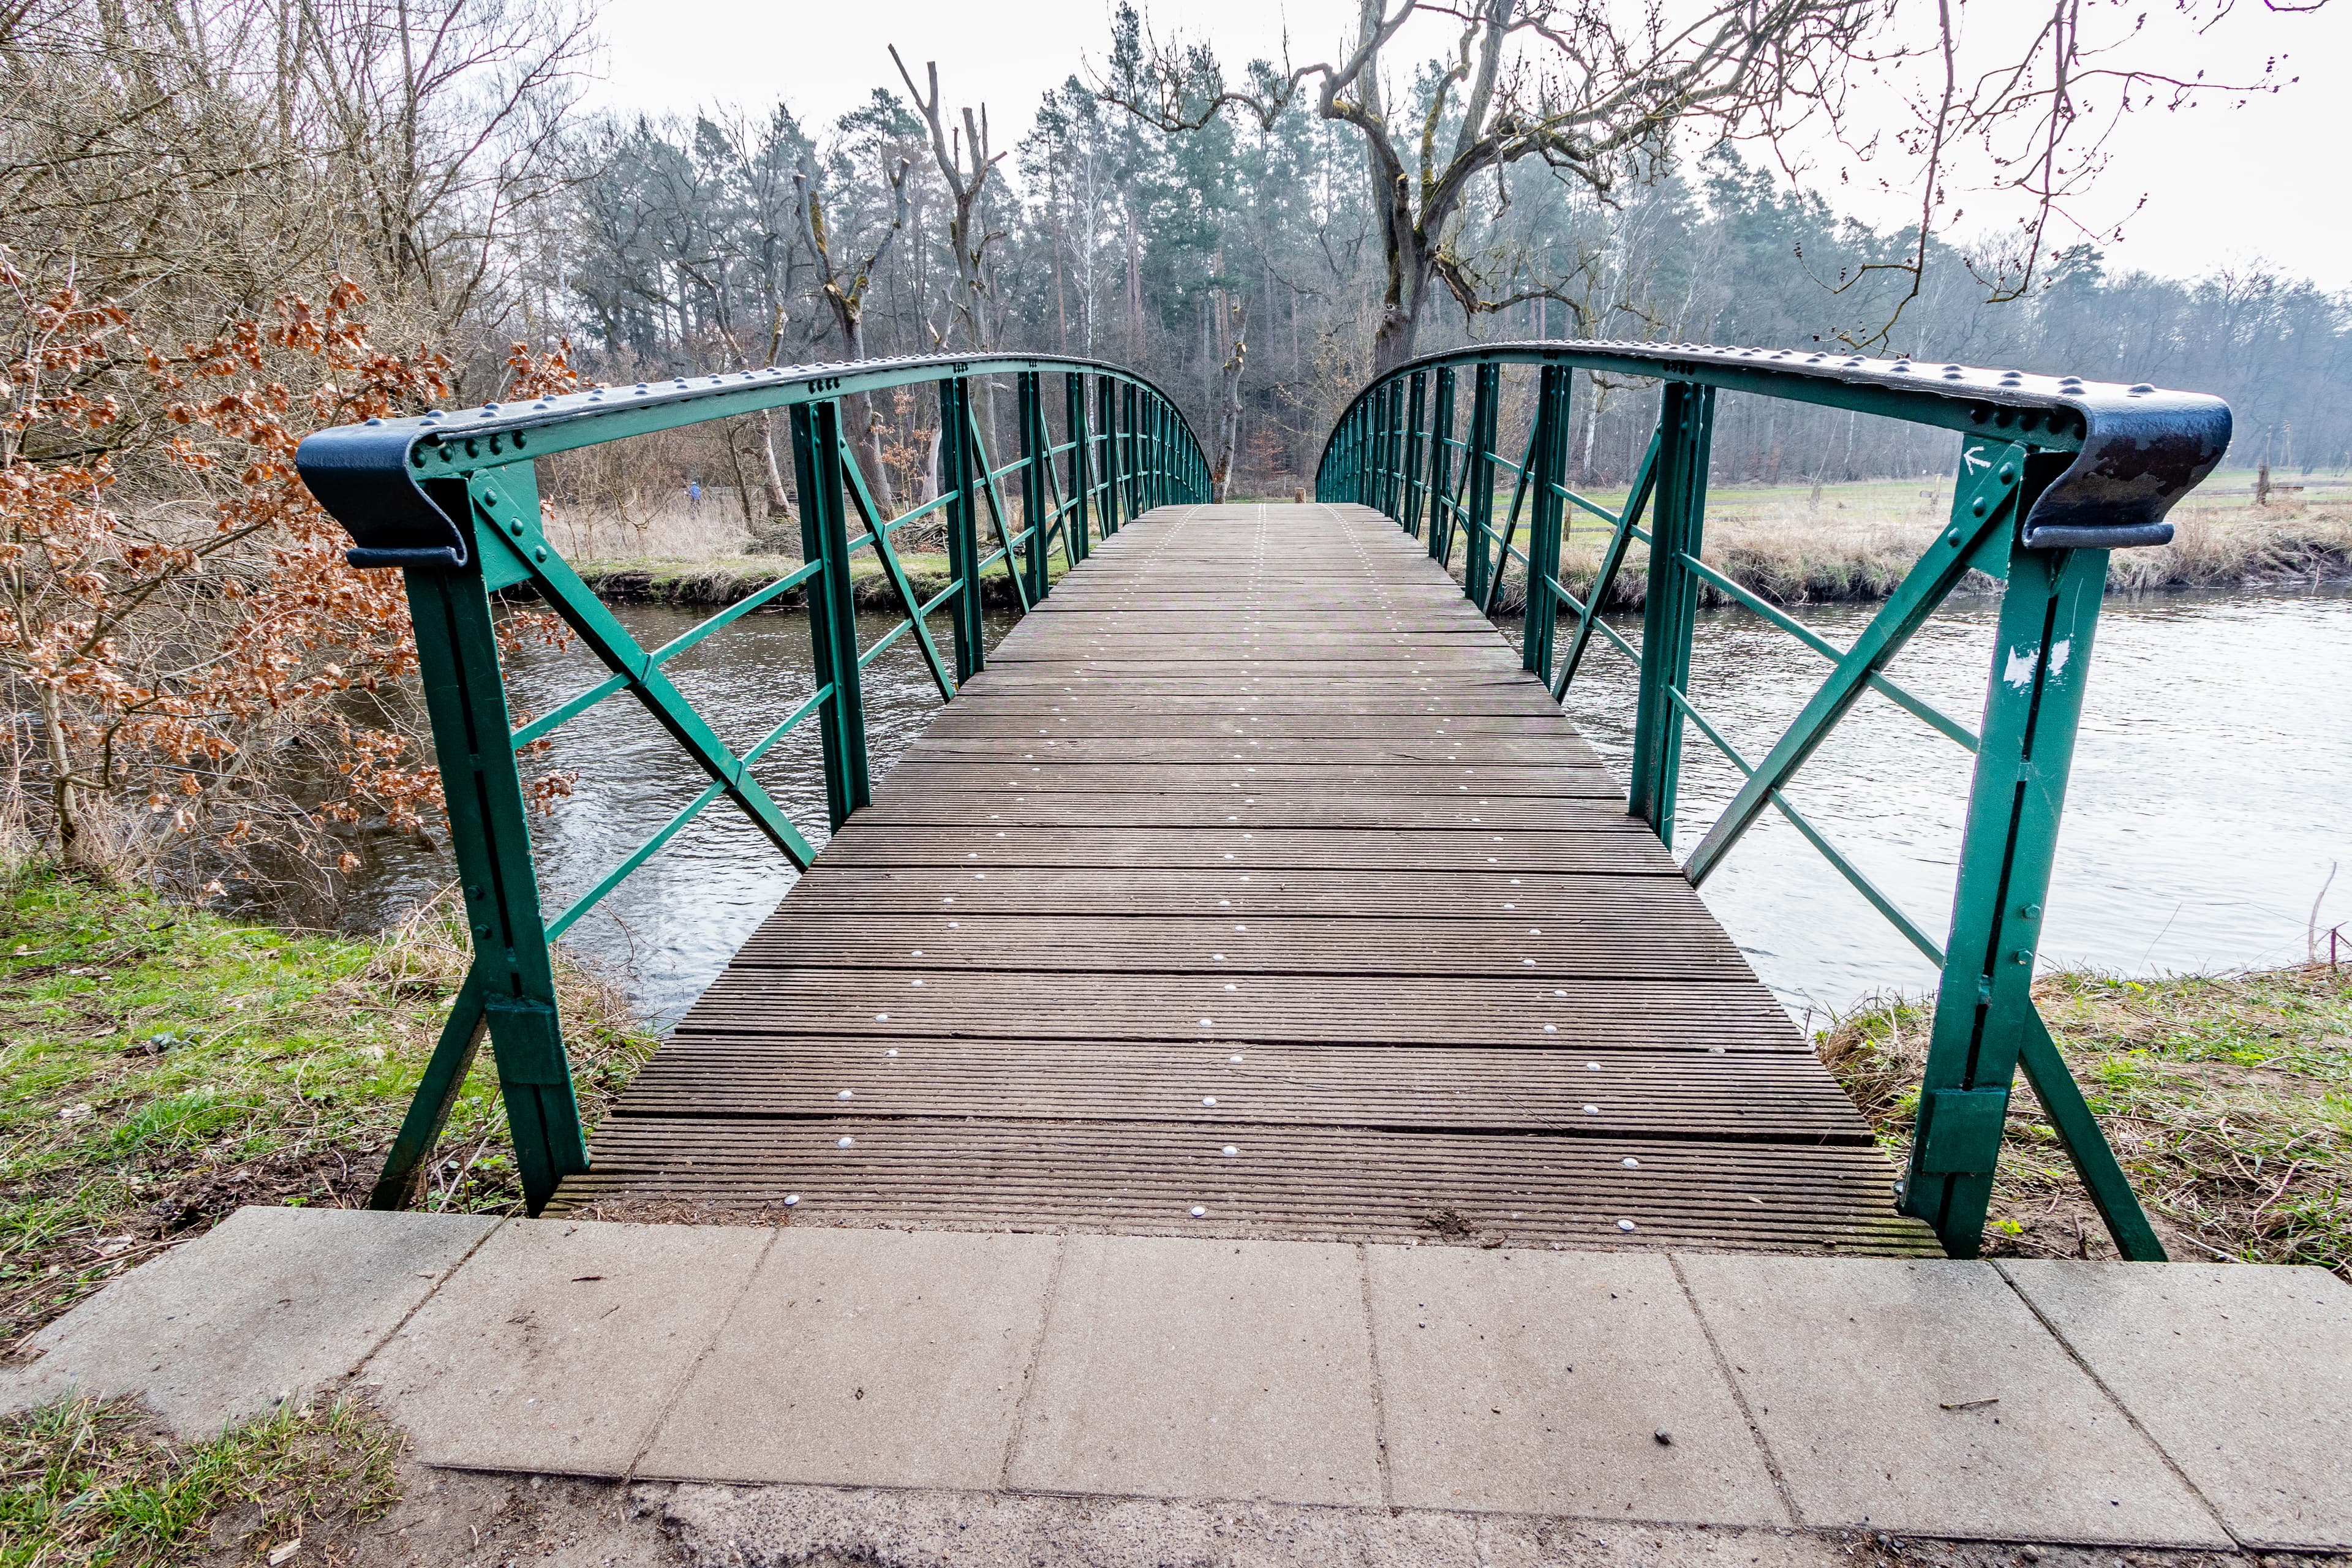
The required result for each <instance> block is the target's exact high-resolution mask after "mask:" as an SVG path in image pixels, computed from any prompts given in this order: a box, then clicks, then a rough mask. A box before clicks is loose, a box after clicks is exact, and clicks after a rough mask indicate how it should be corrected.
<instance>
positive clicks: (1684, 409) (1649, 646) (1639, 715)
mask: <svg viewBox="0 0 2352 1568" xmlns="http://www.w3.org/2000/svg"><path fill="white" fill-rule="evenodd" d="M1661 399H1662V402H1661V405H1660V410H1659V420H1658V425H1659V429H1660V430H1661V431H1662V432H1663V433H1664V446H1663V447H1661V449H1660V451H1659V453H1658V488H1657V497H1656V500H1654V501H1653V502H1652V503H1651V509H1650V578H1649V585H1648V590H1647V602H1646V603H1645V604H1644V605H1643V610H1642V674H1641V686H1640V689H1639V690H1638V691H1637V693H1636V695H1635V699H1634V710H1633V760H1632V765H1631V773H1632V775H1633V777H1632V784H1631V787H1630V788H1629V789H1628V790H1627V792H1626V800H1625V809H1626V811H1627V813H1628V814H1629V815H1631V816H1637V817H1640V818H1641V819H1642V820H1643V821H1644V822H1646V823H1648V824H1649V825H1650V827H1651V829H1652V831H1654V832H1655V833H1656V834H1657V836H1658V841H1659V842H1660V843H1662V844H1664V845H1666V846H1668V847H1672V846H1673V844H1674V841H1675V789H1676V786H1677V785H1678V784H1679V783H1680V781H1681V776H1682V754H1683V713H1682V710H1681V709H1680V708H1678V707H1676V706H1675V700H1674V697H1673V696H1672V695H1671V694H1672V693H1674V692H1679V691H1681V690H1683V689H1684V688H1685V685H1686V684H1687V683H1688V681H1689V679H1690V660H1691V633H1692V630H1693V628H1694V626H1696V621H1697V615H1698V578H1697V577H1696V575H1695V574H1693V573H1692V572H1691V571H1690V570H1689V569H1688V568H1687V567H1685V565H1684V564H1683V563H1682V557H1683V556H1684V555H1689V556H1692V557H1693V558H1696V556H1697V555H1698V553H1699V546H1700V543H1701V542H1702V538H1703V531H1704V527H1705V520H1706V465H1707V451H1708V443H1709V438H1710V437H1711V436H1712V434H1713V430H1714V423H1715V389H1714V388H1713V387H1711V386H1696V385H1692V384H1688V383H1685V382H1678V381H1670V382H1668V383H1666V384H1665V386H1664V389H1663V391H1662V393H1661Z"/></svg>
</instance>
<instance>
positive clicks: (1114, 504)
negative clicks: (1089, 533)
mask: <svg viewBox="0 0 2352 1568" xmlns="http://www.w3.org/2000/svg"><path fill="white" fill-rule="evenodd" d="M1095 414H1096V420H1095V424H1096V427H1097V433H1096V437H1095V439H1096V440H1097V442H1098V443H1099V444H1100V447H1101V460H1100V461H1099V462H1097V464H1096V472H1097V482H1098V483H1099V484H1100V485H1101V486H1102V536H1103V537H1104V538H1105V539H1108V538H1109V537H1110V536H1111V535H1112V534H1114V533H1117V532H1118V520H1119V510H1118V383H1117V382H1115V381H1113V380H1112V379H1111V378H1110V377H1109V376H1107V375H1098V376H1097V377H1095Z"/></svg>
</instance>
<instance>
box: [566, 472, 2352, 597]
mask: <svg viewBox="0 0 2352 1568" xmlns="http://www.w3.org/2000/svg"><path fill="white" fill-rule="evenodd" d="M1887 488H1888V487H1886V486H1885V485H1873V486H1853V487H1844V489H1848V490H1854V491H1861V490H1868V491H1870V492H1872V493H1871V494H1869V495H1867V496H1861V495H1857V496H1853V497H1840V496H1839V492H1838V491H1836V490H1832V491H1831V492H1830V495H1831V496H1832V500H1828V501H1825V502H1824V503H1823V504H1822V507H1820V508H1813V507H1811V506H1809V505H1808V504H1806V503H1805V502H1803V501H1801V500H1791V499H1785V498H1782V499H1774V497H1773V496H1772V495H1771V494H1769V493H1763V492H1759V494H1757V495H1749V494H1746V493H1744V492H1742V491H1740V490H1738V489H1732V490H1729V491H1727V492H1723V493H1721V494H1718V495H1715V496H1711V497H1710V498H1709V505H1708V523H1707V540H1706V549H1705V551H1704V552H1703V553H1704V555H1705V558H1706V562H1707V563H1708V564H1709V565H1711V566H1714V567H1715V568H1716V569H1717V571H1720V572H1721V573H1723V574H1724V575H1726V576H1727V577H1729V578H1730V579H1731V580H1732V581H1733V582H1735V583H1738V584H1739V585H1740V586H1741V587H1743V588H1746V589H1748V591H1749V592H1751V593H1754V594H1757V595H1759V596H1761V597H1763V598H1765V599H1768V600H1769V601H1771V602H1772V603H1775V604H1780V605H1822V604H1866V603H1872V602H1875V601H1877V600H1881V599H1884V598H1885V597H1886V596H1887V595H1890V594H1892V593H1893V592H1894V591H1895V587H1896V585H1897V584H1900V583H1901V582H1902V581H1903V578H1904V575H1905V574H1906V573H1908V572H1909V571H1910V569H1911V567H1912V566H1913V564H1914V563H1916V562H1917V560H1918V559H1919V556H1920V554H1921V553H1922V552H1924V551H1925V550H1926V549H1927V545H1928V544H1929V543H1930V542H1932V541H1933V540H1934V538H1935V536H1936V533H1937V531H1938V530H1939V529H1940V528H1941V527H1942V526H1943V521H1942V518H1943V513H1942V505H1941V503H1940V502H1938V501H1937V499H1936V492H1935V491H1933V490H1918V491H1916V496H1917V497H1918V498H1919V499H1918V500H1916V504H1911V505H1907V506H1906V505H1902V504H1898V503H1896V502H1895V501H1893V500H1888V499H1886V498H1885V497H1882V496H1879V495H1877V494H1876V493H1875V492H1877V491H1879V490H1883V489H1887ZM1593 499H1594V500H1597V501H1600V502H1601V504H1604V505H1607V504H1612V503H1618V504H1622V499H1623V498H1622V497H1616V496H1606V495H1601V496H1595V497H1594V498H1593ZM1947 499H1948V498H1947ZM1267 504H1269V505H1289V504H1291V503H1290V502H1288V501H1287V500H1282V501H1272V502H1268V503H1267ZM1508 505H1509V497H1508V495H1507V494H1505V495H1504V496H1502V497H1500V498H1498V500H1497V511H1498V512H1507V510H1508ZM2172 521H2173V525H2174V538H2173V541H2172V542H2171V543H2169V544H2165V545H2159V546H2157V547H2155V548H2152V549H2147V550H2119V551H2117V552H2115V555H2114V557H2113V559H2112V562H2111V564H2110V565H2109V568H2108V574H2107V591H2108V593H2110V594H2115V595H2135V594H2153V593H2162V592H2166V591H2168V590H2173V589H2185V588H2203V589H2276V588H2282V587H2293V586H2298V585H2311V584H2330V583H2345V582H2352V504H2347V503H2343V502H2329V503H2326V504H2323V505H2318V506H2314V507H2308V508H2306V507H2305V506H2302V505H2300V504H2290V505H2283V506H2276V507H2270V508H2254V507H2251V506H2248V505H2245V504H2244V503H2242V502H2237V501H2232V502H2231V504H2229V505H2227V506H2213V507H2199V506H2191V505H2185V506H2182V507H2179V508H2177V509H2175V510H2174V512H2173V514H2172ZM1588 525H1589V526H1588ZM1607 534H1608V530H1607V527H1606V525H1605V524H1602V523H1601V522H1600V521H1599V520H1597V519H1591V518H1587V519H1584V520H1583V521H1580V522H1579V523H1578V524H1577V525H1576V527H1575V528H1574V530H1573V531H1571V533H1570V537H1569V540H1568V542H1567V545H1566V548H1565V549H1564V550H1563V551H1562V552H1561V560H1560V565H1561V569H1562V576H1561V582H1562V583H1563V584H1565V585H1566V586H1567V588H1568V590H1569V591H1570V593H1571V594H1574V595H1576V596H1577V597H1578V598H1579V599H1583V598H1586V597H1588V596H1589V595H1591V589H1592V584H1593V579H1594V578H1595V577H1596V576H1597V575H1598V574H1599V572H1600V565H1601V548H1602V546H1603V544H1604V543H1605V542H1606V539H1607ZM1523 543H1524V541H1522V544H1523ZM900 560H901V562H902V563H903V564H904V565H905V567H906V569H907V575H908V580H909V581H910V583H911V584H912V585H913V587H914V591H915V595H916V597H917V599H918V600H919V601H928V600H929V599H930V598H932V597H933V596H935V595H938V594H939V593H940V590H942V589H944V588H945V587H946V586H947V585H948V583H949V581H950V578H949V575H948V569H947V558H946V557H945V556H944V555H939V554H929V553H918V554H908V555H903V556H901V557H900ZM1051 564H1052V574H1053V575H1054V576H1055V577H1056V578H1059V577H1060V576H1061V575H1062V574H1063V573H1064V572H1065V571H1066V567H1065V566H1064V564H1063V561H1062V557H1061V554H1060V553H1059V552H1055V554H1054V555H1053V556H1052V557H1051ZM573 565H574V568H575V569H576V570H577V571H578V572H579V574H580V575H581V577H582V579H583V581H585V582H586V583H587V584H588V585H589V587H590V588H591V589H593V591H594V592H595V593H596V594H597V595H598V596H600V597H602V598H604V599H605V600H607V601H608V602H610V603H614V604H656V605H670V606H673V607H676V608H680V609H705V608H707V609H719V608H723V607H725V606H726V605H732V604H736V603H738V602H740V600H743V599H746V598H749V597H750V596H751V595H753V594H756V593H758V592H759V591H760V590H761V589H762V588H764V587H766V586H767V585H768V584H772V583H773V582H775V581H776V580H777V579H778V578H780V577H782V576H784V575H786V574H789V573H791V572H793V571H794V570H796V569H797V568H798V567H799V565H800V563H799V562H798V561H796V560H793V559H792V558H790V557H786V556H775V555H719V556H711V557H709V558H703V559H687V558H669V557H662V556H642V557H634V558H625V559H615V560H603V561H584V562H575V563H573ZM1647 570H1648V552H1647V551H1646V550H1645V548H1644V547H1643V545H1641V544H1640V543H1639V542H1636V543H1634V544H1633V545H1632V546H1631V547H1629V549H1628V551H1627V555H1626V561H1625V564H1624V566H1623V567H1622V569H1621V570H1620V572H1619V573H1618V574H1617V577H1616V580H1615V581H1614V583H1613V584H1612V585H1611V588H1610V592H1609V594H1608V595H1606V596H1605V597H1604V599H1603V600H1602V607H1603V608H1605V609H1610V610H1619V611H1633V610H1639V609H1640V608H1641V607H1642V605H1643V600H1644V598H1645V597H1646V596H1647V595H1646V594H1645V591H1644V590H1645V588H1646V586H1647V577H1646V574H1647ZM1453 571H1454V577H1455V578H1456V579H1457V580H1459V579H1460V578H1461V576H1462V574H1463V573H1464V571H1465V554H1464V552H1462V551H1461V550H1460V549H1458V548H1457V549H1456V551H1455V552H1454V562H1453ZM852 581H853V584H854V585H855V591H856V597H857V606H858V608H859V609H861V610H871V611H877V612H881V613H885V614H888V613H896V612H897V611H898V608H899V605H898V598H897V596H896V595H894V594H893V593H892V592H891V589H890V585H889V583H888V582H887V579H886V578H885V577H884V576H883V574H882V571H881V567H880V565H879V563H877V562H875V561H874V560H872V559H871V557H870V556H865V555H861V557H860V559H859V560H858V562H857V563H856V567H855V569H854V571H853V574H852ZM1996 587H1997V584H1994V583H1993V581H1992V580H1991V579H1990V578H1989V577H1983V576H1979V575H1973V574H1972V575H1971V576H1970V578H1969V580H1968V581H1967V582H1965V583H1964V584H1962V585H1961V588H1960V592H1961V593H1963V594H1969V593H1990V592H1992V591H1993V590H1994V589H1995V588H1996ZM1699 593H1700V602H1701V604H1702V605H1706V606H1707V607H1709V608H1714V607H1718V606H1721V605H1728V604H1729V603H1731V602H1732V601H1731V599H1730V596H1729V595H1727V594H1725V593H1723V592H1722V591H1721V590H1720V589H1717V588H1716V587H1715V586H1714V585H1713V584H1705V583H1702V584H1700V588H1699ZM981 595H982V601H983V602H984V603H985V604H986V605H987V606H988V607H989V608H990V609H992V610H993V609H1013V608H1014V607H1016V606H1017V605H1018V600H1017V599H1016V597H1015V595H1014V591H1013V582H1012V579H1011V577H1010V575H1009V574H1007V573H1006V571H1005V569H1004V567H1003V563H998V564H997V565H995V566H993V567H991V568H990V569H989V570H988V571H987V572H986V573H985V574H982V579H981ZM805 604H806V596H805V595H804V594H803V591H802V590H800V589H794V590H793V591H792V592H790V593H787V594H785V595H782V596H780V597H779V598H778V599H777V600H776V601H775V606H774V607H776V608H778V609H787V610H789V609H799V608H802V607H803V606H804V605H805ZM1525 606H1526V596H1525V592H1524V588H1523V586H1522V584H1521V583H1520V582H1519V581H1518V567H1517V563H1513V566H1512V571H1511V574H1510V575H1508V576H1507V577H1506V579H1505V582H1504V584H1503V586H1502V588H1501V589H1500V591H1499V592H1498V593H1497V594H1496V601H1495V608H1496V612H1497V613H1499V614H1506V615H1517V614H1518V613H1519V612H1520V611H1522V610H1523V609H1524V608H1525Z"/></svg>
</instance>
